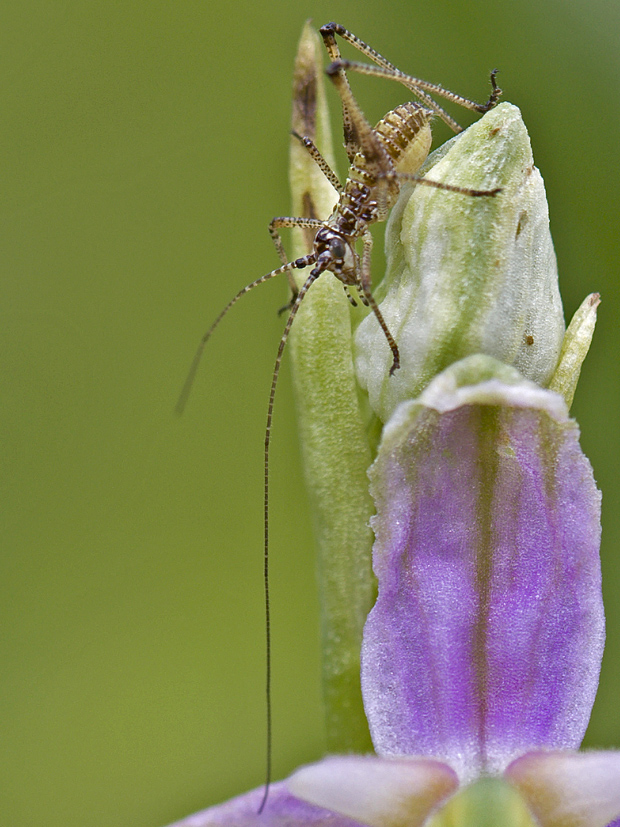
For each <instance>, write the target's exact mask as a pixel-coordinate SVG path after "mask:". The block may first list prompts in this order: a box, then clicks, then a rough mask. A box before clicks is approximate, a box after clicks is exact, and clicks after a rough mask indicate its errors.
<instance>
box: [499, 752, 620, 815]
mask: <svg viewBox="0 0 620 827" xmlns="http://www.w3.org/2000/svg"><path fill="white" fill-rule="evenodd" d="M506 777H507V778H508V780H509V781H510V782H511V783H512V784H514V786H515V787H516V788H517V789H518V790H519V792H520V793H521V795H522V796H523V798H524V799H525V801H526V802H527V804H528V805H529V807H530V809H531V810H532V812H533V813H534V815H535V816H536V819H537V821H538V823H539V824H540V825H541V827H566V825H568V824H570V825H571V827H605V825H606V824H608V823H609V822H610V821H611V819H617V818H620V752H581V753H576V752H572V753H571V752H564V753H562V752H560V753H558V752H548V753H544V752H537V753H530V754H529V755H524V756H523V757H522V758H518V759H517V760H516V761H514V762H513V763H512V764H511V765H510V766H509V767H508V769H507V770H506ZM615 823H616V824H617V823H618V822H615ZM610 827H612V825H610Z"/></svg>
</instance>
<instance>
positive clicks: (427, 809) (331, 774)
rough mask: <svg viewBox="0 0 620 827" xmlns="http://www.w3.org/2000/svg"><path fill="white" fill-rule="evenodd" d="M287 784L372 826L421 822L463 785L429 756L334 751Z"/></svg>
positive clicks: (394, 826)
mask: <svg viewBox="0 0 620 827" xmlns="http://www.w3.org/2000/svg"><path fill="white" fill-rule="evenodd" d="M286 784H287V786H288V788H289V789H290V790H291V791H292V792H294V793H295V795H298V796H299V797H300V798H304V799H306V800H308V801H312V802H314V803H315V804H319V805H320V806H322V807H326V808H328V809H329V810H332V811H335V812H338V813H343V814H344V815H347V816H350V817H352V818H356V819H359V821H361V822H363V823H364V824H366V825H368V827H386V825H389V827H401V825H402V827H419V825H422V824H423V823H424V822H425V821H426V819H427V818H428V816H429V814H430V813H431V812H432V811H433V810H434V809H436V808H437V807H438V806H439V805H440V804H441V803H442V802H443V801H445V800H446V798H447V797H448V796H449V795H451V794H452V793H453V792H455V791H456V790H457V789H458V786H459V780H458V776H457V775H456V773H455V772H454V770H452V769H451V768H450V767H449V766H447V764H442V763H441V762H440V761H432V760H430V759H428V758H407V759H400V760H399V759H390V758H377V757H376V756H374V755H346V756H332V757H329V758H326V759H324V760H323V761H319V763H318V764H310V765H309V766H307V767H302V768H301V769H299V770H297V771H296V772H295V773H294V774H293V775H292V776H291V777H290V778H289V780H288V781H287V782H286Z"/></svg>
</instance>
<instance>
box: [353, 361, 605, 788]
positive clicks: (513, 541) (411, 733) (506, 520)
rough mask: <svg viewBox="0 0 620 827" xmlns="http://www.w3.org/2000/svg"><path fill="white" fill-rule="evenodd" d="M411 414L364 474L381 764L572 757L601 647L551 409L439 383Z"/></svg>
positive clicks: (582, 539)
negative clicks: (371, 515)
mask: <svg viewBox="0 0 620 827" xmlns="http://www.w3.org/2000/svg"><path fill="white" fill-rule="evenodd" d="M472 358H474V359H475V358H480V357H472ZM465 361H467V360H464V362H465ZM446 373H448V372H446ZM420 401H421V402H423V403H424V404H419V403H418V402H416V403H414V402H411V403H403V405H401V406H400V408H399V409H398V410H397V411H396V413H395V415H394V417H393V419H392V420H391V423H390V424H388V427H387V428H386V432H385V433H384V441H383V444H382V447H381V449H380V451H379V455H378V459H377V461H376V463H375V465H374V466H373V468H372V471H371V481H372V487H371V490H372V493H373V496H374V497H375V500H376V505H377V517H376V518H375V519H374V521H373V527H374V529H375V533H376V536H377V540H376V543H375V549H374V565H375V571H376V574H377V576H378V578H379V597H378V600H377V603H376V606H375V608H374V609H373V611H372V612H371V614H370V616H369V619H368V621H367V624H366V629H365V633H364V647H363V652H362V658H363V662H362V681H363V691H364V702H365V708H366V712H367V715H368V719H369V723H370V728H371V733H372V737H373V742H374V744H375V748H376V750H377V752H378V753H379V754H382V755H426V756H432V757H435V758H439V759H443V760H446V761H448V762H449V763H450V764H451V765H452V766H453V767H455V768H456V769H457V770H458V772H459V773H460V775H461V777H462V778H464V779H469V778H472V777H474V776H475V775H477V774H478V773H480V772H485V771H488V772H501V771H502V770H503V769H504V768H505V767H506V765H507V764H508V763H509V762H510V760H512V759H513V758H515V757H516V756H517V755H519V754H522V753H523V752H526V751H528V750H531V749H540V748H543V749H544V748H550V749H574V748H576V747H578V746H579V744H580V742H581V739H582V737H583V734H584V732H585V728H586V725H587V722H588V718H589V715H590V710H591V705H592V703H593V701H594V695H595V692H596V687H597V683H598V674H599V669H600V660H601V657H602V649H603V640H604V618H603V608H602V599H601V587H600V562H599V556H598V548H599V540H600V523H599V513H600V495H599V492H598V491H597V489H596V486H595V483H594V480H593V477H592V470H591V468H590V464H589V463H588V460H587V459H586V458H585V456H584V455H583V453H582V452H581V449H580V447H579V442H578V430H577V426H576V424H575V423H574V422H573V421H572V420H569V419H568V418H567V414H566V409H565V407H564V405H563V403H562V402H561V400H560V397H558V396H557V395H555V394H552V393H551V392H548V391H544V390H542V389H540V388H537V387H536V386H534V385H532V384H531V383H529V382H525V381H524V380H522V381H520V382H519V381H510V382H508V383H507V384H505V383H502V382H500V381H499V380H497V379H492V380H490V381H486V382H482V383H480V384H478V385H474V386H472V388H471V390H470V391H468V390H467V388H463V387H460V388H457V387H456V385H455V384H454V383H452V386H450V382H447V383H446V378H445V375H444V374H442V375H441V376H440V377H438V378H437V379H436V380H435V381H434V382H433V383H431V385H430V386H429V388H428V389H427V391H425V392H424V394H423V395H422V397H420Z"/></svg>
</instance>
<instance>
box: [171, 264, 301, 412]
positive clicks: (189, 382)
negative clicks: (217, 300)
mask: <svg viewBox="0 0 620 827" xmlns="http://www.w3.org/2000/svg"><path fill="white" fill-rule="evenodd" d="M314 261H315V258H314V256H312V255H309V256H305V257H304V258H300V259H296V260H295V261H289V262H287V263H286V264H283V265H282V267H278V268H276V269H275V270H272V271H271V273H267V274H266V275H264V276H261V277H260V278H259V279H256V281H253V282H252V283H251V284H248V285H246V286H245V287H244V288H243V289H242V290H240V291H239V292H238V293H237V295H236V296H234V297H233V298H232V299H231V300H230V301H229V302H228V304H227V305H226V307H225V308H224V309H223V310H222V312H221V313H220V314H219V316H218V317H217V319H216V320H215V321H214V322H213V324H212V325H211V327H210V328H209V329H208V330H207V332H206V333H205V334H204V336H203V337H202V339H201V340H200V343H199V345H198V347H197V349H196V353H195V354H194V358H193V359H192V363H191V365H190V368H189V371H188V373H187V378H186V379H185V382H184V383H183V388H182V389H181V393H180V394H179V398H178V400H177V404H176V405H175V408H174V410H175V413H176V414H177V415H178V416H181V414H182V413H183V411H184V410H185V407H186V405H187V400H188V399H189V395H190V393H191V390H192V387H193V384H194V379H195V378H196V373H197V372H198V366H199V365H200V360H201V358H202V354H203V351H204V349H205V346H206V344H207V342H208V341H209V339H210V338H211V334H212V333H213V331H214V330H215V328H216V327H217V326H218V325H219V323H220V322H221V321H222V319H223V318H224V316H225V315H226V314H227V313H228V311H229V310H230V309H231V307H233V306H234V305H235V304H237V302H238V301H239V299H240V298H241V297H242V296H245V294H246V293H249V292H250V290H253V289H254V288H255V287H258V285H259V284H264V283H265V282H266V281H269V279H272V278H274V276H279V275H281V274H282V273H285V272H287V271H290V270H291V269H292V270H299V269H302V268H303V267H308V265H310V264H314Z"/></svg>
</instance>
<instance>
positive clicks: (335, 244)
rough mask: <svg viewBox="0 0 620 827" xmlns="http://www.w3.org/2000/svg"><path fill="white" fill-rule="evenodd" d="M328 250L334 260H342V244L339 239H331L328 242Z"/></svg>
mask: <svg viewBox="0 0 620 827" xmlns="http://www.w3.org/2000/svg"><path fill="white" fill-rule="evenodd" d="M329 249H330V250H331V252H332V254H333V256H334V257H335V258H344V253H345V247H344V242H343V241H342V240H341V239H340V238H333V239H332V240H331V241H330V244H329Z"/></svg>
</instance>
